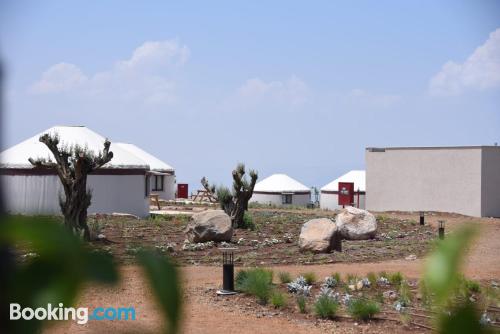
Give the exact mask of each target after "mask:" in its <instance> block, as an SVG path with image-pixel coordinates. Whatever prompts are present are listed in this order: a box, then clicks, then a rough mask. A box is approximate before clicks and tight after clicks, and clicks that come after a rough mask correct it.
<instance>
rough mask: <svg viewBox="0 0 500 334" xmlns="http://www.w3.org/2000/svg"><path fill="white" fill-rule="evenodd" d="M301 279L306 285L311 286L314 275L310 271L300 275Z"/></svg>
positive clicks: (314, 279) (314, 278)
mask: <svg viewBox="0 0 500 334" xmlns="http://www.w3.org/2000/svg"><path fill="white" fill-rule="evenodd" d="M301 275H302V277H304V279H305V280H306V283H307V285H312V284H313V283H314V282H316V280H317V278H316V274H315V273H314V272H312V271H308V272H306V273H302V274H301Z"/></svg>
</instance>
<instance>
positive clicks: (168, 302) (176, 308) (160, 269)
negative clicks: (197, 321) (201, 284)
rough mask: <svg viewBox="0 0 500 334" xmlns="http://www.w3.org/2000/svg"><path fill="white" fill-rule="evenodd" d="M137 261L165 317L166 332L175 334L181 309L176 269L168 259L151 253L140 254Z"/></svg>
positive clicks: (143, 252)
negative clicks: (167, 324) (166, 320)
mask: <svg viewBox="0 0 500 334" xmlns="http://www.w3.org/2000/svg"><path fill="white" fill-rule="evenodd" d="M138 260H139V262H140V263H141V265H142V266H143V268H144V270H145V272H146V274H147V276H148V279H149V281H150V283H151V286H152V287H153V290H154V291H155V295H156V297H157V298H158V301H159V302H160V305H161V307H162V308H163V311H164V312H165V315H166V316H167V319H168V321H169V326H168V332H169V333H171V334H173V333H176V332H177V331H178V329H179V320H180V315H181V307H182V299H181V292H180V291H181V290H180V279H179V274H178V271H177V269H176V267H175V266H174V265H173V264H172V262H171V261H170V260H169V259H168V258H166V257H160V256H158V255H157V254H155V253H153V252H151V251H142V252H140V253H139V254H138Z"/></svg>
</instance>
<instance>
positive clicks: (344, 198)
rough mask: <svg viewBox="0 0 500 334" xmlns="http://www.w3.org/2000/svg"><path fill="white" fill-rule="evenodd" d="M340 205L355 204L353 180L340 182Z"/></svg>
mask: <svg viewBox="0 0 500 334" xmlns="http://www.w3.org/2000/svg"><path fill="white" fill-rule="evenodd" d="M338 198H339V205H353V204H354V183H353V182H339V193H338Z"/></svg>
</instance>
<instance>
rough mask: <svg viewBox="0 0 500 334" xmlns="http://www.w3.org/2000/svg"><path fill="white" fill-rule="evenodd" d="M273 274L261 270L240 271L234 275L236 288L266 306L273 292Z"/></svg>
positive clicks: (269, 271)
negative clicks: (254, 297)
mask: <svg viewBox="0 0 500 334" xmlns="http://www.w3.org/2000/svg"><path fill="white" fill-rule="evenodd" d="M272 282H273V272H272V271H271V270H267V269H263V268H254V269H248V270H242V271H240V272H238V274H237V275H236V288H237V289H238V290H241V291H243V292H245V293H247V294H249V295H252V296H256V297H257V298H258V300H259V303H261V304H267V302H268V300H269V297H270V296H271V293H272V291H273V284H272Z"/></svg>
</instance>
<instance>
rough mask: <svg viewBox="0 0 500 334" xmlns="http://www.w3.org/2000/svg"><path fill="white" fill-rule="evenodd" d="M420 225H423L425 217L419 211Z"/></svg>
mask: <svg viewBox="0 0 500 334" xmlns="http://www.w3.org/2000/svg"><path fill="white" fill-rule="evenodd" d="M420 225H422V226H424V225H425V216H424V212H423V211H420Z"/></svg>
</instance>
